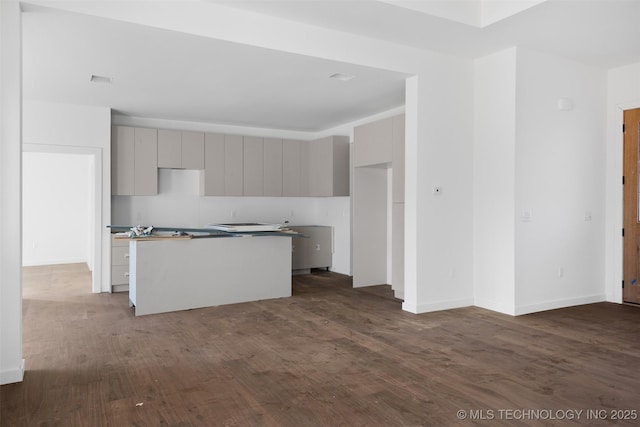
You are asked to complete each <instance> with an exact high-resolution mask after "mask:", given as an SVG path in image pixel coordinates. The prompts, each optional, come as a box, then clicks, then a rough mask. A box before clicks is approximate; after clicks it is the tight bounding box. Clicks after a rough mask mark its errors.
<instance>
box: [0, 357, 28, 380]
mask: <svg viewBox="0 0 640 427" xmlns="http://www.w3.org/2000/svg"><path fill="white" fill-rule="evenodd" d="M23 379H24V359H22V362H21V363H20V366H19V367H18V369H13V370H9V371H0V385H5V384H13V383H21V382H22V380H23Z"/></svg>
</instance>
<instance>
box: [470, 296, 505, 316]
mask: <svg viewBox="0 0 640 427" xmlns="http://www.w3.org/2000/svg"><path fill="white" fill-rule="evenodd" d="M473 305H475V306H476V307H480V308H484V309H486V310H491V311H495V312H497V313H502V314H508V315H509V316H514V315H515V307H514V305H513V304H511V305H510V304H505V303H500V302H497V301H493V300H488V299H482V298H475V299H474V302H473Z"/></svg>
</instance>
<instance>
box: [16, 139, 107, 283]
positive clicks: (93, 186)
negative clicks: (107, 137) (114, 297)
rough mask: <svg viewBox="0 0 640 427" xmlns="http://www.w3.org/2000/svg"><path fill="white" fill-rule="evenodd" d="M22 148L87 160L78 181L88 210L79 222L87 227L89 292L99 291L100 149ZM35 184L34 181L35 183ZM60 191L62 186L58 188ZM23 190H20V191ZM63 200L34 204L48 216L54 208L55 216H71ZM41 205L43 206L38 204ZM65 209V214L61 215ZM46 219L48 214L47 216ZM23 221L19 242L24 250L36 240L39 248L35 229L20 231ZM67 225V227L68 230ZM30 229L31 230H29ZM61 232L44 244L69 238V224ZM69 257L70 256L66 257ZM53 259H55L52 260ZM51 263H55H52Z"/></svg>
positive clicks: (48, 146)
mask: <svg viewBox="0 0 640 427" xmlns="http://www.w3.org/2000/svg"><path fill="white" fill-rule="evenodd" d="M22 151H23V153H39V154H54V155H67V156H70V155H71V156H77V157H80V158H82V159H84V161H86V162H87V163H88V165H87V167H86V168H85V169H84V170H85V172H86V171H87V170H88V173H85V175H84V176H85V177H86V182H83V183H81V185H82V186H86V190H87V192H88V200H86V199H85V202H87V201H88V204H89V207H88V208H87V211H88V214H87V215H88V218H85V219H86V223H83V225H81V226H82V227H85V228H87V236H86V245H87V246H88V249H87V259H86V262H87V265H88V267H89V269H90V270H91V291H92V292H94V293H98V292H102V289H101V287H102V286H101V285H102V233H103V230H102V227H101V223H102V181H101V176H102V153H101V151H100V149H99V148H95V147H76V146H58V145H47V144H23V146H22ZM54 173H55V171H54V172H51V174H54ZM40 179H41V180H44V179H47V176H44V177H41V178H40ZM36 184H37V183H36ZM61 190H62V191H63V192H64V190H65V189H64V188H63V189H61ZM23 191H24V190H23ZM23 199H24V194H23ZM62 199H63V200H60V199H55V200H53V201H50V203H49V206H50V207H49V208H47V207H46V206H47V205H46V204H45V205H43V204H42V203H37V202H36V204H35V206H40V208H41V209H47V212H45V214H48V215H51V216H52V217H53V211H54V210H55V211H57V213H58V214H59V215H62V216H65V215H66V216H70V215H71V209H73V208H72V207H71V206H70V205H66V204H65V201H64V197H63V198H62ZM42 206H44V207H42ZM65 212H66V214H65ZM26 214H27V212H23V215H26ZM48 218H50V217H48ZM25 225H26V224H23V232H22V235H23V245H24V246H25V249H26V250H29V249H34V248H33V242H34V241H35V242H36V249H37V248H39V247H40V246H39V245H40V244H41V243H40V239H39V237H40V236H38V230H37V229H36V230H35V234H34V233H31V234H30V233H28V232H26V230H24V226H25ZM48 225H49V226H53V227H56V226H58V227H60V228H62V227H61V226H60V221H55V220H54V223H53V224H48ZM39 226H41V224H36V225H35V227H36V228H37V227H39ZM69 228H71V229H69ZM31 231H33V230H31ZM62 231H63V233H64V234H63V235H62V237H57V239H58V241H57V242H55V241H54V242H48V243H47V244H51V245H54V246H55V245H60V244H62V242H63V241H65V240H69V239H68V238H67V237H68V233H73V232H74V229H73V228H72V226H70V225H68V224H67V225H65V226H64V230H62ZM29 235H32V236H36V237H32V238H31V239H28V236H29ZM25 238H27V241H25ZM49 239H50V240H52V239H56V238H51V237H49ZM79 244H83V245H84V244H85V240H83V242H82V243H79ZM49 249H50V250H49V253H50V254H51V253H54V252H53V251H52V250H51V248H49ZM61 253H62V251H61V252H60V254H61ZM34 259H36V261H35V262H36V263H38V262H40V263H42V260H37V258H34ZM48 259H52V258H51V256H50V255H49V258H48ZM69 259H70V258H69ZM64 260H65V259H64V258H61V259H60V260H58V261H61V262H63V261H64ZM70 260H71V261H73V260H72V259H70ZM53 261H56V260H55V259H54V260H53ZM53 263H55V262H53Z"/></svg>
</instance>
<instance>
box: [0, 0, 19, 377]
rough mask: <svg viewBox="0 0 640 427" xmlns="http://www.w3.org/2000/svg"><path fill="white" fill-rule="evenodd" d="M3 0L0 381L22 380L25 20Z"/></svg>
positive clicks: (0, 54) (0, 50)
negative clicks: (22, 126) (23, 56)
mask: <svg viewBox="0 0 640 427" xmlns="http://www.w3.org/2000/svg"><path fill="white" fill-rule="evenodd" d="M21 19H22V18H21V10H20V3H19V2H18V1H12V0H6V1H0V94H2V96H0V236H2V238H0V385H2V384H10V383H15V382H20V381H22V379H23V377H24V365H25V363H24V359H23V358H22V356H23V354H22V269H21V267H22V260H21V258H22V250H21V245H22V239H21V229H22V226H21V216H22V215H21V206H22V203H21V192H22V189H21V172H20V169H21V163H22V160H21V158H22V151H21V139H22V129H21V121H22V65H21V64H22V21H21Z"/></svg>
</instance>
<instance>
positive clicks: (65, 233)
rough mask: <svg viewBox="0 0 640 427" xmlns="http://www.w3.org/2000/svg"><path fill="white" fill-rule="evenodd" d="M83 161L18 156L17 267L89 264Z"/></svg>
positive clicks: (86, 165)
mask: <svg viewBox="0 0 640 427" xmlns="http://www.w3.org/2000/svg"><path fill="white" fill-rule="evenodd" d="M90 166H91V165H90V161H89V156H88V155H78V154H67V153H42V152H23V155H22V218H23V221H22V243H23V245H22V265H23V266H33V265H51V264H68V263H87V264H88V263H89V259H90V252H91V246H90V236H92V232H91V231H92V230H93V228H92V227H90V223H91V221H90V218H91V217H92V209H93V204H92V203H91V191H92V189H93V186H92V185H91V184H92V180H93V176H92V173H91V170H90Z"/></svg>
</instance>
